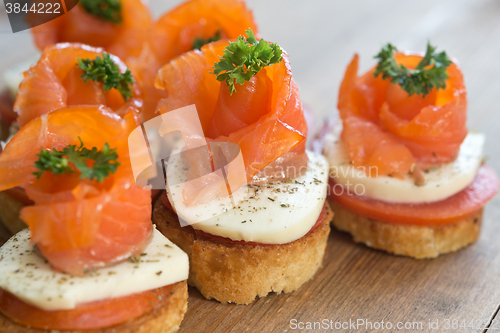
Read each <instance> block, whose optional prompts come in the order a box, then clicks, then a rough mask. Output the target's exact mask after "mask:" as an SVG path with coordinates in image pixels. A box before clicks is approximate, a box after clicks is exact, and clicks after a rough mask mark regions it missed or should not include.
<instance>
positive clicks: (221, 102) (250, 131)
mask: <svg viewBox="0 0 500 333" xmlns="http://www.w3.org/2000/svg"><path fill="white" fill-rule="evenodd" d="M227 45H228V42H227V41H218V42H214V43H210V44H207V45H205V46H203V47H202V48H201V50H194V51H190V52H188V53H185V54H184V55H182V56H180V57H178V58H176V59H174V60H173V61H171V62H170V63H168V64H166V65H165V66H163V67H162V68H161V69H160V70H159V72H158V75H157V78H156V86H157V87H158V88H160V89H165V90H166V91H167V92H168V98H166V99H163V100H161V101H160V103H159V108H158V110H159V112H160V113H166V112H169V111H172V110H175V109H178V108H180V107H184V106H188V105H192V104H194V105H196V108H197V111H198V116H199V118H200V121H201V126H202V128H203V132H204V133H205V136H206V137H207V138H208V141H215V142H230V143H234V144H236V145H238V146H239V148H240V150H241V153H242V156H243V160H244V165H245V171H246V178H247V181H250V180H252V178H253V177H254V176H256V175H257V174H258V173H259V172H260V171H261V170H263V169H264V168H265V167H266V166H268V165H271V164H273V163H278V164H281V165H288V166H291V167H292V166H293V164H296V163H298V164H300V165H303V164H304V163H307V158H306V159H305V160H304V159H303V158H301V157H303V156H305V153H304V152H305V138H306V135H307V125H306V121H305V119H304V113H303V109H302V104H301V102H300V96H299V92H298V88H297V85H296V84H295V81H294V80H293V79H292V70H291V66H290V62H289V59H288V55H287V54H286V53H285V52H283V59H282V60H281V62H279V63H277V64H274V65H271V66H267V67H264V68H263V69H262V70H261V71H260V72H259V73H258V74H257V75H256V76H254V77H253V78H252V79H251V80H250V81H249V82H245V84H244V85H237V91H236V92H235V93H233V94H232V95H231V94H230V93H229V87H228V86H227V84H226V83H225V82H222V83H221V82H219V81H218V80H217V79H216V76H215V75H214V74H213V73H211V72H212V70H213V68H212V67H213V66H214V64H215V63H216V62H218V61H219V57H220V56H221V55H222V54H223V51H224V49H225V48H226V46H227ZM219 124H224V125H222V126H220V125H219ZM229 125H230V126H229ZM191 164H192V165H195V163H194V161H193V163H191ZM208 164H210V163H208ZM296 167H297V168H296V170H298V167H299V165H296ZM285 169H286V168H285ZM270 174H273V175H274V173H272V172H271V173H270ZM200 176H201V175H200ZM192 195H193V196H196V195H197V193H196V191H194V193H193V194H192ZM189 197H190V195H187V197H186V196H185V199H186V201H187V202H191V200H190V199H192V198H189Z"/></svg>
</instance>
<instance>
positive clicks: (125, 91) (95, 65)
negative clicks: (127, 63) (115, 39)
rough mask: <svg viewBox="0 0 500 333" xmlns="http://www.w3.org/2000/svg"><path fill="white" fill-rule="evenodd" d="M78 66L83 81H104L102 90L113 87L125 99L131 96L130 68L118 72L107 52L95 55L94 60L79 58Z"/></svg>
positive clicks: (131, 79)
mask: <svg viewBox="0 0 500 333" xmlns="http://www.w3.org/2000/svg"><path fill="white" fill-rule="evenodd" d="M78 68H80V69H81V70H82V71H83V72H84V74H83V75H82V76H81V78H82V79H83V80H84V82H87V81H88V80H92V81H96V82H102V83H104V91H108V90H110V89H111V88H115V89H117V90H118V91H119V92H120V93H121V94H122V96H123V99H125V101H128V99H129V98H132V85H133V84H134V79H133V78H132V74H131V73H130V70H129V69H127V70H126V71H125V73H120V68H119V67H118V65H117V64H116V63H115V62H114V61H113V60H112V59H111V57H110V56H109V54H107V53H103V54H102V58H101V57H100V56H97V57H96V58H95V59H94V60H92V59H89V58H87V59H82V58H79V59H78Z"/></svg>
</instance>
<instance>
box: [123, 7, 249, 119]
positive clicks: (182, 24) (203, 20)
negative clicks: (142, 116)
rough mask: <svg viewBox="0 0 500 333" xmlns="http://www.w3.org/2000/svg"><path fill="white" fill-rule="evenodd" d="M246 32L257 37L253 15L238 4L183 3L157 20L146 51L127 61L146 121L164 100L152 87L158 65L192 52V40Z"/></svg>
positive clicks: (159, 91)
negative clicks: (139, 87) (140, 91)
mask: <svg viewBox="0 0 500 333" xmlns="http://www.w3.org/2000/svg"><path fill="white" fill-rule="evenodd" d="M249 28H250V29H252V30H253V31H254V33H255V34H256V35H257V36H258V29H257V24H256V23H255V21H254V18H253V14H252V12H251V11H250V10H249V9H248V8H247V7H246V5H245V2H244V1H240V0H191V1H186V2H185V3H183V4H181V5H179V6H178V7H176V8H174V9H172V10H171V11H169V12H167V13H166V14H164V15H163V16H161V17H160V18H159V19H158V20H157V21H156V22H155V23H154V25H153V27H152V29H151V32H150V34H149V39H148V45H147V47H144V49H143V52H142V53H141V55H140V56H139V57H137V58H136V59H131V60H130V61H129V66H130V68H131V70H132V73H134V76H135V77H136V78H137V79H138V81H139V82H141V85H142V89H143V91H144V94H145V98H144V100H145V101H144V103H145V109H146V111H145V112H146V113H147V114H148V116H149V117H148V119H150V118H152V117H153V116H154V112H155V111H156V107H157V104H158V101H159V100H160V99H161V98H165V97H166V95H165V92H164V91H161V90H158V89H156V88H155V87H154V85H153V82H154V79H155V77H156V73H157V71H158V69H159V68H160V67H161V66H162V65H164V64H166V63H167V62H169V61H170V60H172V59H174V58H175V57H178V56H180V55H181V54H183V53H185V52H188V51H190V50H192V49H193V48H194V46H195V41H196V40H199V41H201V42H202V43H203V42H207V41H210V40H211V39H213V38H214V37H217V38H218V39H236V38H237V37H238V36H240V35H242V34H244V33H245V31H246V30H248V29H249ZM217 38H215V39H217Z"/></svg>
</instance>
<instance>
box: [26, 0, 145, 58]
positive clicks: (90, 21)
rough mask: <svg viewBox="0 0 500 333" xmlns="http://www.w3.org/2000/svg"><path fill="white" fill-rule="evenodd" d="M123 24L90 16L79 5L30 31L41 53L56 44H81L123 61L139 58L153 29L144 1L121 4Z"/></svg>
mask: <svg viewBox="0 0 500 333" xmlns="http://www.w3.org/2000/svg"><path fill="white" fill-rule="evenodd" d="M119 3H120V4H121V22H120V23H112V22H110V21H106V20H104V19H102V18H100V17H97V16H95V15H93V14H90V13H88V12H87V11H86V10H85V9H84V7H83V6H82V4H81V3H78V4H77V5H76V6H74V7H73V8H72V9H71V10H70V11H68V12H67V13H66V14H64V15H62V16H60V17H58V18H56V19H54V20H52V21H49V22H47V23H44V24H41V25H38V26H36V27H33V28H32V29H31V32H32V34H33V39H34V41H35V44H36V46H37V47H38V49H40V50H41V51H43V50H44V49H45V48H46V47H48V46H52V45H55V44H57V43H65V42H70V43H82V44H87V45H92V46H97V47H103V48H105V49H106V51H107V52H110V53H112V54H115V55H117V56H118V57H120V58H121V59H124V60H126V59H128V58H129V57H136V56H139V54H140V53H141V50H142V47H143V44H144V42H145V40H146V38H147V34H148V31H149V29H150V28H151V25H152V19H151V14H150V13H149V9H148V7H147V6H146V5H145V4H144V2H143V1H141V0H120V1H119Z"/></svg>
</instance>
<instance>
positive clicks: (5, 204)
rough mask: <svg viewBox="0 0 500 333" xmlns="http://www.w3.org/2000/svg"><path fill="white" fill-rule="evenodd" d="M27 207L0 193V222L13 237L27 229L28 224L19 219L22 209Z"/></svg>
mask: <svg viewBox="0 0 500 333" xmlns="http://www.w3.org/2000/svg"><path fill="white" fill-rule="evenodd" d="M24 206H25V205H24V204H23V203H22V202H19V201H18V200H16V199H15V198H13V197H11V196H9V195H8V194H5V193H4V192H0V222H1V223H3V225H4V226H5V228H7V230H9V231H10V232H11V233H12V235H15V234H17V233H18V232H19V231H21V230H23V229H24V228H26V224H24V222H23V221H22V220H21V219H20V218H19V214H20V212H21V209H22V208H23V207H24Z"/></svg>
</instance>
